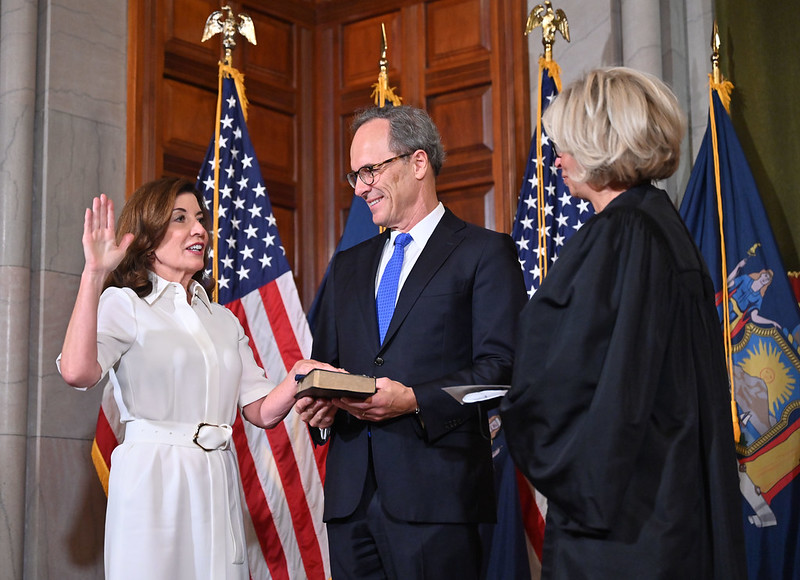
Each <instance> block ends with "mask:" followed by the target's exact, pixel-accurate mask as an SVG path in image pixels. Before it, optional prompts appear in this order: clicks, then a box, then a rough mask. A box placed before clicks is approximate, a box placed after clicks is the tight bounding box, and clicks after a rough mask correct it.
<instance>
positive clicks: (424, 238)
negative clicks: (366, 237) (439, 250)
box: [389, 201, 444, 248]
mask: <svg viewBox="0 0 800 580" xmlns="http://www.w3.org/2000/svg"><path fill="white" fill-rule="evenodd" d="M443 215H444V205H442V202H441V201H440V202H439V203H438V204H437V205H436V207H435V208H433V211H431V213H429V214H428V215H426V216H425V217H424V218H422V219H421V220H420V221H419V223H418V224H417V225H415V226H414V227H413V228H411V229H410V230H408V233H409V234H411V238H412V239H413V240H414V243H415V244H417V245H418V246H419V247H421V248H424V247H425V244H427V243H428V239H430V237H431V236H432V235H433V230H435V229H436V226H437V225H439V221H440V220H441V219H442V216H443ZM398 235H400V232H398V231H397V230H392V233H391V236H390V238H389V240H390V243H389V246H390V247H391V246H393V245H394V239H395V238H396V237H397V236H398Z"/></svg>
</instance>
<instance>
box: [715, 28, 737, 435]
mask: <svg viewBox="0 0 800 580" xmlns="http://www.w3.org/2000/svg"><path fill="white" fill-rule="evenodd" d="M719 47H720V40H719V30H718V28H717V21H716V20H715V21H714V31H713V33H712V35H711V74H710V75H708V76H709V85H708V111H709V124H710V126H711V150H712V152H713V155H714V184H715V186H716V194H717V216H718V223H719V239H720V265H721V268H722V277H721V280H722V289H721V291H722V305H723V306H722V308H723V318H722V329H723V335H724V341H725V362H726V364H727V367H728V380H729V382H730V393H731V415H732V421H733V435H734V439H735V441H737V442H738V441H739V439H740V438H741V435H742V433H741V428H740V427H739V413H738V411H737V408H736V389H734V380H733V345H732V343H731V321H730V302H729V300H730V297H729V292H728V258H727V255H726V254H727V252H726V251H725V248H726V245H725V229H724V226H723V223H722V219H723V213H724V212H723V207H722V187H721V180H720V174H719V144H718V141H717V121H716V116H715V114H714V92H715V91H716V92H717V94H718V95H719V99H720V102H721V103H722V104H723V106H725V109H726V110H728V106H729V104H730V92H731V89H733V84H731V83H730V82H728V81H726V80H725V78H724V77H723V76H722V72H721V71H720V68H719ZM723 95H724V97H723Z"/></svg>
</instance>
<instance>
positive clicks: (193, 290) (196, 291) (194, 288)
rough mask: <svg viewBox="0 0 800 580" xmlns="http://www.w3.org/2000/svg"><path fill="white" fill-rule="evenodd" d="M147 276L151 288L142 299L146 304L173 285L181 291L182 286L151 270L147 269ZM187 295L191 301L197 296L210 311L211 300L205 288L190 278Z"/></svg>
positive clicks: (153, 300)
mask: <svg viewBox="0 0 800 580" xmlns="http://www.w3.org/2000/svg"><path fill="white" fill-rule="evenodd" d="M147 277H148V278H149V279H150V283H151V284H152V285H153V289H152V290H150V294H148V295H147V296H145V297H144V301H145V302H147V303H148V304H153V303H154V302H155V301H156V300H158V299H159V298H161V296H163V295H164V292H166V290H167V288H169V287H175V288H176V289H177V290H178V291H181V292H183V287H182V286H181V285H180V284H178V283H177V282H169V281H167V280H165V279H164V278H162V277H161V276H159V275H158V274H156V273H155V272H153V271H152V270H148V271H147ZM189 295H190V296H191V297H192V302H194V299H195V298H197V299H199V300H200V302H202V303H203V304H204V305H205V307H206V308H208V310H209V312H210V311H211V300H210V299H209V297H208V294H207V293H206V290H205V288H203V285H202V284H200V283H199V282H197V280H192V281H191V282H189Z"/></svg>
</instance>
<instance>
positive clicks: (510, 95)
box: [127, 0, 530, 305]
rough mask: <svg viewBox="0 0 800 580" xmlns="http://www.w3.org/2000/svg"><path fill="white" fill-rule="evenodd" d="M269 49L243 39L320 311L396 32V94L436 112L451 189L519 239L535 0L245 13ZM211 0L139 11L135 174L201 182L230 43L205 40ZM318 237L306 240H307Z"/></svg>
mask: <svg viewBox="0 0 800 580" xmlns="http://www.w3.org/2000/svg"><path fill="white" fill-rule="evenodd" d="M230 5H231V7H232V8H233V10H234V12H235V13H237V14H238V13H239V12H246V13H248V14H249V15H250V16H251V17H252V18H253V21H254V23H255V28H256V35H257V41H258V44H257V45H256V46H251V45H249V44H248V43H247V42H246V41H244V40H243V39H241V38H239V39H237V45H238V46H237V48H236V50H235V52H234V66H236V67H237V68H238V69H239V70H241V71H242V72H243V73H244V74H245V84H246V87H247V97H248V99H249V101H250V107H249V117H248V129H249V132H250V136H251V139H252V141H253V144H254V147H255V150H256V154H257V156H258V159H259V162H260V164H261V168H262V173H263V175H264V179H265V181H266V187H267V190H268V192H269V195H270V200H271V202H272V204H273V208H274V213H275V217H276V219H277V221H278V227H279V230H280V234H281V238H282V240H283V242H284V246H285V248H286V250H287V256H288V257H289V261H290V264H291V265H292V267H293V271H294V273H295V276H296V278H297V282H298V288H299V289H300V292H301V298H302V300H303V303H304V304H305V305H309V304H310V303H311V300H312V299H313V296H314V294H315V291H316V287H317V284H318V282H319V280H320V279H321V277H322V274H323V273H324V271H325V268H326V266H327V263H328V260H329V258H330V255H331V254H332V252H333V250H334V248H335V246H336V243H337V242H338V240H339V237H340V236H341V233H342V229H343V227H344V223H345V221H346V218H347V211H348V209H349V207H350V203H351V201H352V196H353V193H352V189H351V188H350V186H349V185H348V184H347V183H346V181H345V180H344V178H343V176H344V174H345V172H347V171H349V170H350V167H349V147H350V140H351V135H350V131H349V124H350V121H351V119H352V117H353V114H354V112H355V111H356V110H358V109H360V108H363V107H368V106H371V105H372V97H371V93H372V85H373V84H374V83H375V82H376V80H377V75H378V72H379V67H378V64H379V59H380V46H381V23H383V24H384V26H385V27H386V33H387V37H388V46H389V51H388V59H389V83H390V85H391V86H392V87H395V90H396V91H397V93H398V94H399V95H400V96H401V97H402V98H403V102H404V103H406V104H412V105H415V106H420V107H424V108H426V109H427V110H428V111H429V112H430V114H431V116H432V118H433V119H434V121H435V122H436V123H437V125H438V126H439V129H440V131H441V133H442V137H443V141H444V144H445V148H446V150H447V153H448V159H447V162H446V164H445V166H444V169H443V171H442V173H441V175H440V176H439V178H438V181H437V189H438V190H439V194H440V197H441V199H442V201H443V202H444V203H445V204H446V205H447V206H448V207H450V208H451V209H453V211H454V212H456V213H457V214H458V215H460V216H461V217H463V218H464V219H466V220H467V221H471V222H474V223H478V224H481V225H485V226H487V227H490V228H493V229H497V230H501V231H510V229H511V221H512V218H513V211H514V209H515V205H516V196H517V191H518V189H519V184H520V180H521V179H522V174H523V170H524V162H525V156H526V154H527V150H528V146H529V142H530V112H529V110H528V101H529V94H528V81H527V69H528V66H527V50H526V45H525V43H524V36H523V34H522V31H523V28H524V24H525V18H526V16H527V11H526V3H525V1H524V0H433V1H424V0H383V1H382V2H380V3H376V2H373V1H372V0H335V1H334V0H330V1H323V0H298V1H294V2H268V1H266V0H264V1H255V0H251V1H247V2H231V3H230ZM219 6H220V5H219V4H218V3H217V2H210V1H206V0H130V2H129V7H130V24H129V28H130V32H129V33H130V51H129V55H130V56H129V83H130V84H129V124H128V144H129V147H128V175H127V183H128V184H129V189H130V190H131V191H132V189H133V187H134V186H135V185H138V184H139V183H141V182H143V181H145V180H147V179H152V178H155V177H157V176H159V175H164V174H180V175H185V176H187V177H190V178H194V176H195V175H196V173H197V170H198V169H199V164H200V163H201V162H202V158H203V156H204V154H205V150H206V148H207V146H208V141H209V139H210V138H211V135H212V133H213V118H214V110H215V106H216V92H217V82H218V81H217V62H218V60H219V59H220V58H221V49H220V44H221V42H220V39H219V38H220V37H219V36H216V37H214V38H212V39H211V40H210V41H209V42H207V43H201V42H200V36H201V34H202V31H203V26H204V24H205V21H206V18H207V17H208V15H210V14H211V13H212V12H213V11H215V10H218V9H219ZM300 232H302V236H301V235H300Z"/></svg>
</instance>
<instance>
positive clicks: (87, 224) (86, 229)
mask: <svg viewBox="0 0 800 580" xmlns="http://www.w3.org/2000/svg"><path fill="white" fill-rule="evenodd" d="M114 229H115V222H114V202H113V201H111V200H110V199H108V197H106V195H105V194H103V195H101V196H100V197H99V198H98V197H95V198H94V200H92V207H91V208H87V210H86V215H85V216H84V220H83V238H82V242H83V256H84V258H85V259H86V266H85V268H84V270H85V271H87V272H90V273H93V274H100V275H103V276H105V275H106V274H108V273H110V272H112V271H113V270H114V268H116V267H117V266H118V265H119V263H120V262H121V261H122V258H123V257H124V256H125V252H126V251H127V249H128V246H130V245H131V242H133V234H130V233H128V234H125V235H124V236H123V237H122V240H121V241H120V243H119V245H117V242H116V239H115V231H114Z"/></svg>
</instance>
